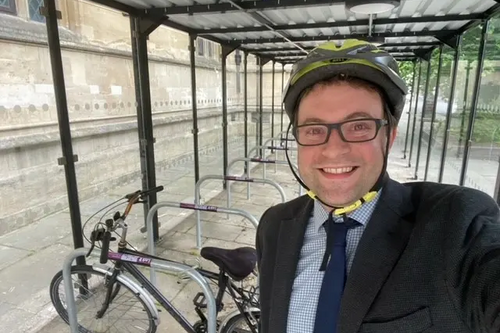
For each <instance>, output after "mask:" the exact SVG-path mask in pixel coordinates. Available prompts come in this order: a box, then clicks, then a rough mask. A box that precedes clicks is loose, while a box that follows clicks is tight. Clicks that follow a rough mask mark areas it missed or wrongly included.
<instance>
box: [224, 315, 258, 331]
mask: <svg viewBox="0 0 500 333" xmlns="http://www.w3.org/2000/svg"><path fill="white" fill-rule="evenodd" d="M252 315H253V317H254V318H255V319H256V320H257V321H258V320H259V319H260V311H252ZM240 323H242V324H243V325H245V326H246V327H247V331H244V330H242V329H240V328H238V329H237V326H238V324H240ZM257 325H258V323H256V326H257ZM221 333H252V331H251V330H250V328H248V325H247V322H246V315H243V313H238V314H237V315H236V316H234V317H233V318H231V319H230V320H229V321H228V322H227V324H226V325H225V326H224V328H223V329H222V330H221Z"/></svg>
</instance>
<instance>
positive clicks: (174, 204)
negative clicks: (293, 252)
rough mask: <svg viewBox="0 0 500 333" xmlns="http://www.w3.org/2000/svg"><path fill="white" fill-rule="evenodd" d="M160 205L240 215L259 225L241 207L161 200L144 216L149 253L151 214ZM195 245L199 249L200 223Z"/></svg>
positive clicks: (151, 227)
mask: <svg viewBox="0 0 500 333" xmlns="http://www.w3.org/2000/svg"><path fill="white" fill-rule="evenodd" d="M161 207H174V208H183V209H191V210H197V211H200V210H201V211H207V212H215V213H225V214H232V215H240V216H243V217H245V218H247V219H248V220H250V222H252V224H253V226H254V227H255V229H257V226H258V225H259V221H257V219H256V218H255V217H254V216H253V215H252V214H250V213H248V212H246V211H244V210H242V209H234V208H223V207H217V206H207V205H197V204H192V203H184V202H172V201H162V202H158V203H156V204H155V205H154V206H153V207H151V209H150V210H149V212H148V215H147V217H146V225H147V227H148V236H147V237H148V249H149V253H150V254H151V255H154V254H155V242H154V237H153V233H152V232H150V230H153V216H154V215H155V214H156V212H157V211H158V209H160V208H161ZM196 247H197V248H198V250H199V249H201V223H198V224H197V225H196ZM154 273H155V272H154V269H153V268H152V269H151V282H152V283H153V284H155V274H154Z"/></svg>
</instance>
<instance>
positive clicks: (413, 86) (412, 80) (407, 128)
mask: <svg viewBox="0 0 500 333" xmlns="http://www.w3.org/2000/svg"><path fill="white" fill-rule="evenodd" d="M416 75H417V68H416V62H415V61H413V78H412V79H411V86H412V88H411V95H410V105H409V106H408V123H407V124H406V137H405V149H404V150H403V158H404V159H405V158H406V151H407V149H408V136H409V135H410V122H411V121H410V120H411V106H412V104H413V96H415V83H416V82H415V76H416Z"/></svg>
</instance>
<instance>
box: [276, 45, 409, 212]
mask: <svg viewBox="0 0 500 333" xmlns="http://www.w3.org/2000/svg"><path fill="white" fill-rule="evenodd" d="M341 74H343V75H347V76H350V77H356V78H359V79H362V80H364V81H367V82H370V83H372V84H374V85H375V86H378V87H379V88H380V89H381V91H382V92H383V94H384V95H385V96H384V97H383V99H384V100H385V101H384V102H385V103H386V107H385V108H384V112H386V114H387V113H389V112H390V113H391V114H392V116H393V117H394V118H395V119H396V121H399V119H400V118H401V114H402V112H403V107H404V102H405V95H406V94H407V92H408V88H407V86H406V83H405V81H404V80H403V79H402V78H401V77H400V75H399V67H398V64H397V62H396V60H395V59H394V58H393V57H392V56H391V55H390V54H389V53H388V52H386V51H384V50H381V49H379V48H377V47H376V46H375V45H373V44H371V43H369V42H366V41H361V40H357V39H349V40H346V41H345V42H344V43H343V44H342V45H341V46H338V45H336V44H335V43H334V42H326V43H323V44H321V45H319V46H318V47H316V48H315V49H314V50H312V51H311V52H310V53H309V54H308V55H307V57H306V58H304V59H302V60H299V61H298V62H297V63H295V64H294V65H293V67H292V71H291V73H290V78H289V80H288V83H287V85H286V88H285V90H284V92H283V103H284V107H285V111H286V113H287V115H288V117H289V118H290V125H289V126H288V131H290V128H291V127H292V126H293V125H294V124H295V115H296V113H297V111H298V103H299V98H300V96H301V93H302V92H303V91H304V90H305V89H307V88H309V87H311V86H313V85H314V84H316V83H318V82H320V81H324V80H327V79H329V78H331V77H334V76H337V75H341ZM292 133H293V135H294V136H295V130H293V132H292ZM390 135H391V128H390V127H389V126H387V136H388V140H387V145H386V153H385V154H384V164H383V167H382V172H381V174H380V176H379V178H378V180H377V181H376V183H375V184H374V186H373V187H372V188H371V190H370V191H369V192H368V193H367V194H365V195H364V196H363V197H362V198H360V199H359V200H357V201H356V202H355V203H353V204H352V205H350V206H348V207H334V206H331V205H329V204H327V203H326V202H324V201H323V200H321V199H320V198H319V197H318V196H317V195H316V194H315V193H314V192H312V191H311V190H310V189H309V188H308V187H307V186H306V185H305V184H304V182H303V181H302V180H301V179H300V178H299V177H298V176H297V174H296V173H295V171H294V170H293V168H292V166H291V162H290V158H289V156H288V151H285V152H286V157H287V160H288V163H289V165H290V168H291V169H292V173H293V174H294V176H295V178H296V179H297V180H298V181H299V183H300V184H301V185H302V186H303V187H304V188H305V189H306V190H307V194H308V195H309V196H310V197H311V198H313V199H316V200H319V201H320V202H321V203H323V204H324V205H326V206H329V207H331V208H333V209H334V211H333V213H334V214H336V215H342V216H344V218H345V217H346V214H347V213H349V212H351V211H353V210H355V209H357V208H359V207H360V206H361V205H362V204H363V203H364V202H368V201H371V200H373V199H374V198H375V196H376V195H377V192H378V191H379V190H380V189H381V188H382V186H383V184H384V182H385V180H386V169H387V154H388V152H389V145H390ZM285 142H286V141H285Z"/></svg>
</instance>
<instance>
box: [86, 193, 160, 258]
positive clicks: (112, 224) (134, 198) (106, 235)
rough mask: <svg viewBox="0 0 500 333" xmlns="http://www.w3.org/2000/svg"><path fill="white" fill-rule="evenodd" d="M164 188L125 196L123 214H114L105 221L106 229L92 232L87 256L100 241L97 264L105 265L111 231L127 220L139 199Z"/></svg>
mask: <svg viewBox="0 0 500 333" xmlns="http://www.w3.org/2000/svg"><path fill="white" fill-rule="evenodd" d="M163 189H164V187H163V186H157V187H155V188H152V189H149V190H146V191H140V190H139V191H135V192H133V193H129V194H127V195H125V197H124V198H125V199H127V201H128V203H127V207H125V210H124V212H123V215H120V212H117V213H115V215H114V217H113V220H109V223H108V221H106V229H104V228H98V229H97V230H94V231H92V237H91V239H92V246H91V248H90V250H89V252H88V255H87V256H89V255H90V253H91V252H92V250H93V249H94V243H95V241H96V240H100V241H102V246H101V255H100V258H99V262H100V263H101V264H105V263H107V262H108V252H109V243H110V241H111V231H114V230H115V229H116V228H117V226H118V224H119V223H120V222H124V221H125V219H126V218H127V216H128V214H129V213H130V211H131V210H132V206H133V205H134V204H136V203H138V202H141V201H139V200H140V199H143V198H144V197H145V196H146V195H148V194H151V193H156V192H161V191H163ZM123 237H124V236H123Z"/></svg>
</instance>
